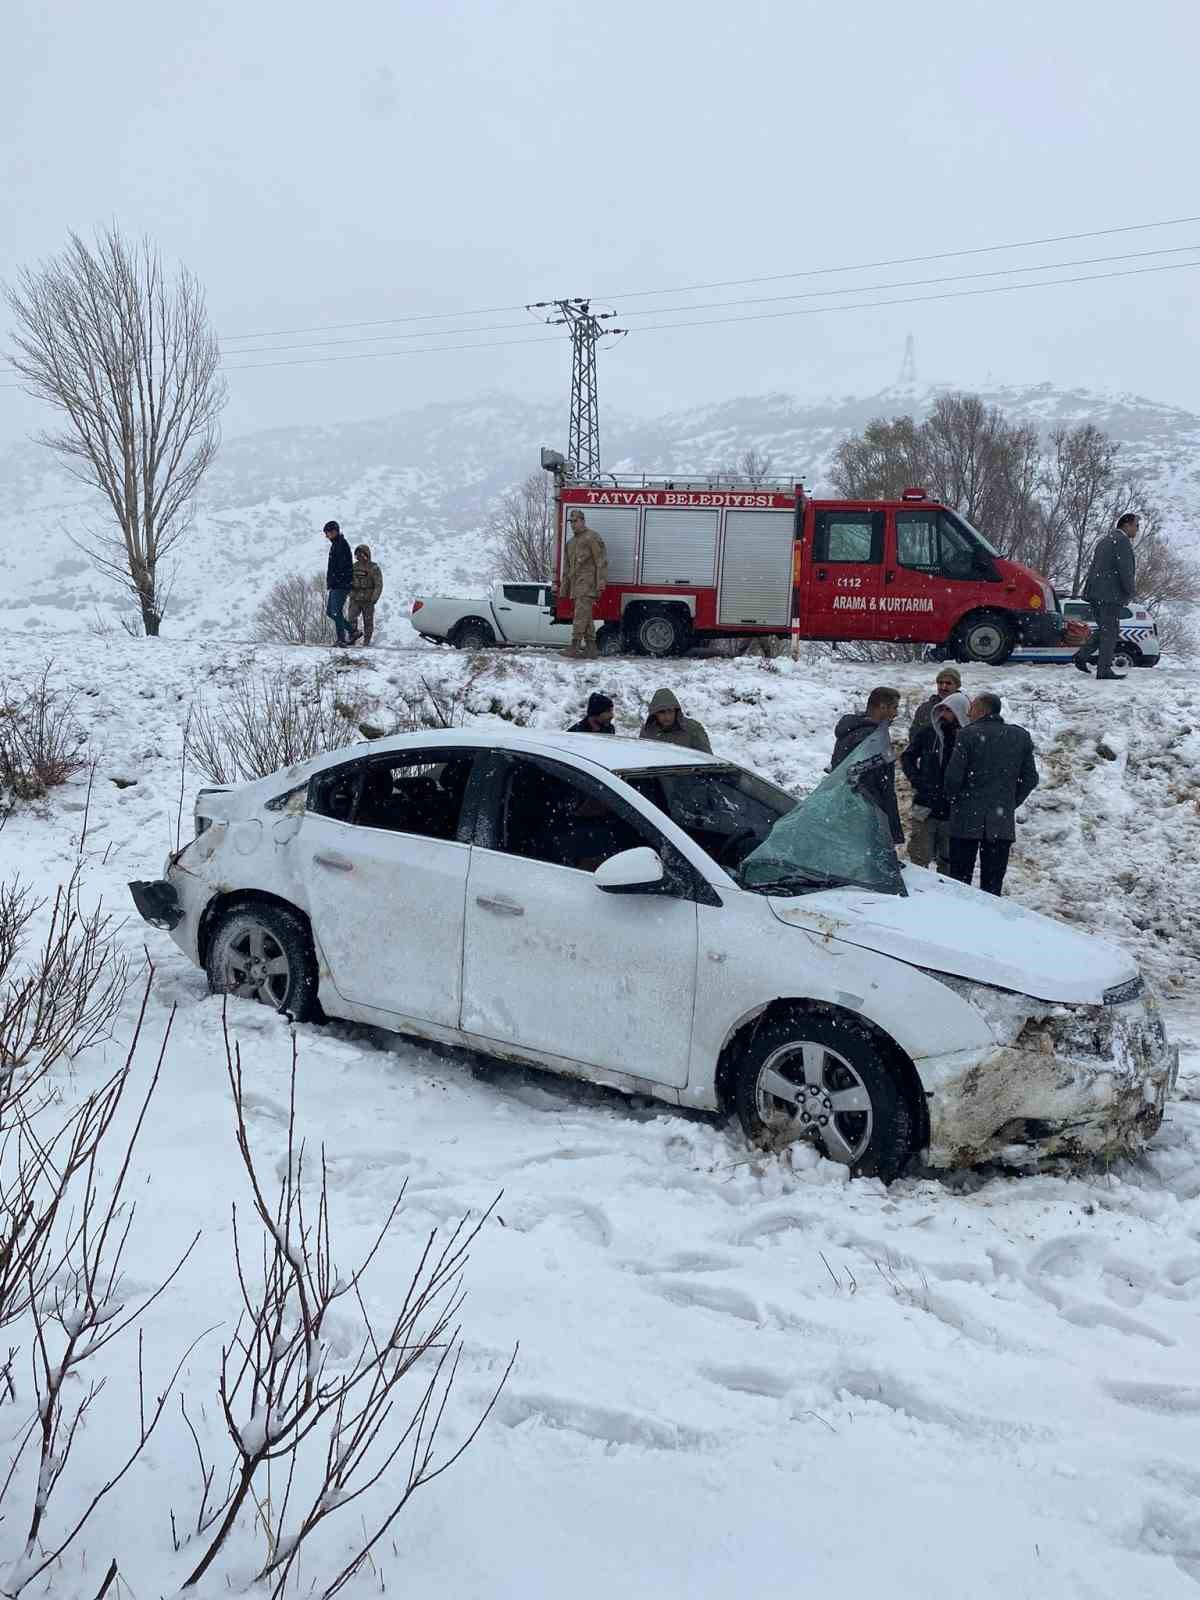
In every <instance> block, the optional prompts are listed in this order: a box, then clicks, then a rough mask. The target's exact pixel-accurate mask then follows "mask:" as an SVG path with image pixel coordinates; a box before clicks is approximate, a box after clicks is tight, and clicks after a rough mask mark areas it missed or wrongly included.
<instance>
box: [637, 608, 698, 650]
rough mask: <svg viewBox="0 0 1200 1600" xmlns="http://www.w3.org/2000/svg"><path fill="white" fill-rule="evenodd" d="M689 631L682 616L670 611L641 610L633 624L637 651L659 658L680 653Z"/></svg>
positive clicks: (684, 645) (684, 646)
mask: <svg viewBox="0 0 1200 1600" xmlns="http://www.w3.org/2000/svg"><path fill="white" fill-rule="evenodd" d="M689 632H690V629H689V628H688V627H687V625H686V624H685V623H684V621H683V618H682V617H680V616H677V615H676V614H675V613H674V612H671V611H646V612H643V613H642V615H641V616H640V617H639V618H638V619H637V622H636V623H635V624H634V639H635V641H636V643H637V648H638V651H639V653H640V654H641V655H644V656H654V657H656V658H657V659H659V660H661V659H662V658H663V657H664V656H677V655H681V654H682V653H683V650H684V649H685V648H686V641H687V638H688V634H689Z"/></svg>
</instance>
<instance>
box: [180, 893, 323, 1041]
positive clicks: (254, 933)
mask: <svg viewBox="0 0 1200 1600" xmlns="http://www.w3.org/2000/svg"><path fill="white" fill-rule="evenodd" d="M205 970H206V971H207V974H208V987H209V989H210V990H211V992H212V993H213V994H232V995H236V996H237V997H238V998H239V999H241V1000H258V1001H260V1002H261V1003H262V1004H263V1005H267V1006H270V1007H271V1009H272V1010H273V1011H283V1012H286V1013H287V1014H288V1015H289V1016H291V1017H293V1018H295V1020H296V1021H297V1022H308V1021H310V1020H312V1019H313V1018H315V1017H317V1016H318V1015H319V1007H318V1004H317V972H316V963H315V962H314V960H313V951H312V942H311V940H310V938H309V935H308V929H307V928H306V927H305V926H304V924H303V922H302V921H301V920H300V918H299V917H297V916H296V915H295V914H294V913H292V912H290V911H287V910H285V909H284V907H282V906H273V905H256V904H243V905H235V906H231V907H230V909H229V910H228V911H227V912H226V913H225V915H224V916H223V917H222V918H221V921H220V922H219V923H218V925H217V928H216V931H215V933H214V934H213V936H212V939H211V940H210V941H209V946H208V958H207V960H206V961H205Z"/></svg>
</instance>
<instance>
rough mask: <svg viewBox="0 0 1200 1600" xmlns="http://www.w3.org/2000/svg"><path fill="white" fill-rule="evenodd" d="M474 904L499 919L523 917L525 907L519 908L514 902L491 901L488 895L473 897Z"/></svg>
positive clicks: (501, 899) (500, 899)
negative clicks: (499, 917) (493, 912)
mask: <svg viewBox="0 0 1200 1600" xmlns="http://www.w3.org/2000/svg"><path fill="white" fill-rule="evenodd" d="M475 904H476V905H477V906H482V907H483V909H484V910H485V911H495V912H496V913H497V915H499V916H501V917H523V916H524V915H525V907H524V906H519V905H518V904H517V902H516V901H515V900H505V899H503V898H499V899H492V898H491V897H490V896H489V895H486V894H477V895H476V896H475Z"/></svg>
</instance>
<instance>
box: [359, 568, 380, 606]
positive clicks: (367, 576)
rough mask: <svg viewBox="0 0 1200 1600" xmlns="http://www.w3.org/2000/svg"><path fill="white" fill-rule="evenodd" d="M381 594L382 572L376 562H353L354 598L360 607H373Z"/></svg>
mask: <svg viewBox="0 0 1200 1600" xmlns="http://www.w3.org/2000/svg"><path fill="white" fill-rule="evenodd" d="M382 593H383V570H382V568H381V567H380V565H379V563H378V561H359V560H357V559H356V560H355V562H354V598H355V599H356V600H357V601H358V602H359V604H360V605H364V606H373V605H374V604H375V602H376V600H378V599H379V596H380V595H381V594H382Z"/></svg>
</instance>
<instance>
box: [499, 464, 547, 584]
mask: <svg viewBox="0 0 1200 1600" xmlns="http://www.w3.org/2000/svg"><path fill="white" fill-rule="evenodd" d="M487 533H488V537H489V538H490V539H491V541H492V542H493V544H494V545H495V547H496V561H495V575H496V577H498V578H524V579H525V580H527V581H528V582H531V583H545V582H547V581H548V580H549V579H550V578H552V577H553V575H554V484H553V482H552V480H551V477H550V474H549V473H548V472H531V473H530V475H529V476H528V477H527V478H526V479H525V481H524V483H522V484H521V485H520V487H519V488H517V489H513V490H512V491H511V492H510V493H508V494H506V495H505V496H504V497H503V499H502V500H501V501H500V504H499V506H498V507H497V508H496V510H495V511H494V512H493V513H492V515H491V517H490V518H489V519H488V523H487Z"/></svg>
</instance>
